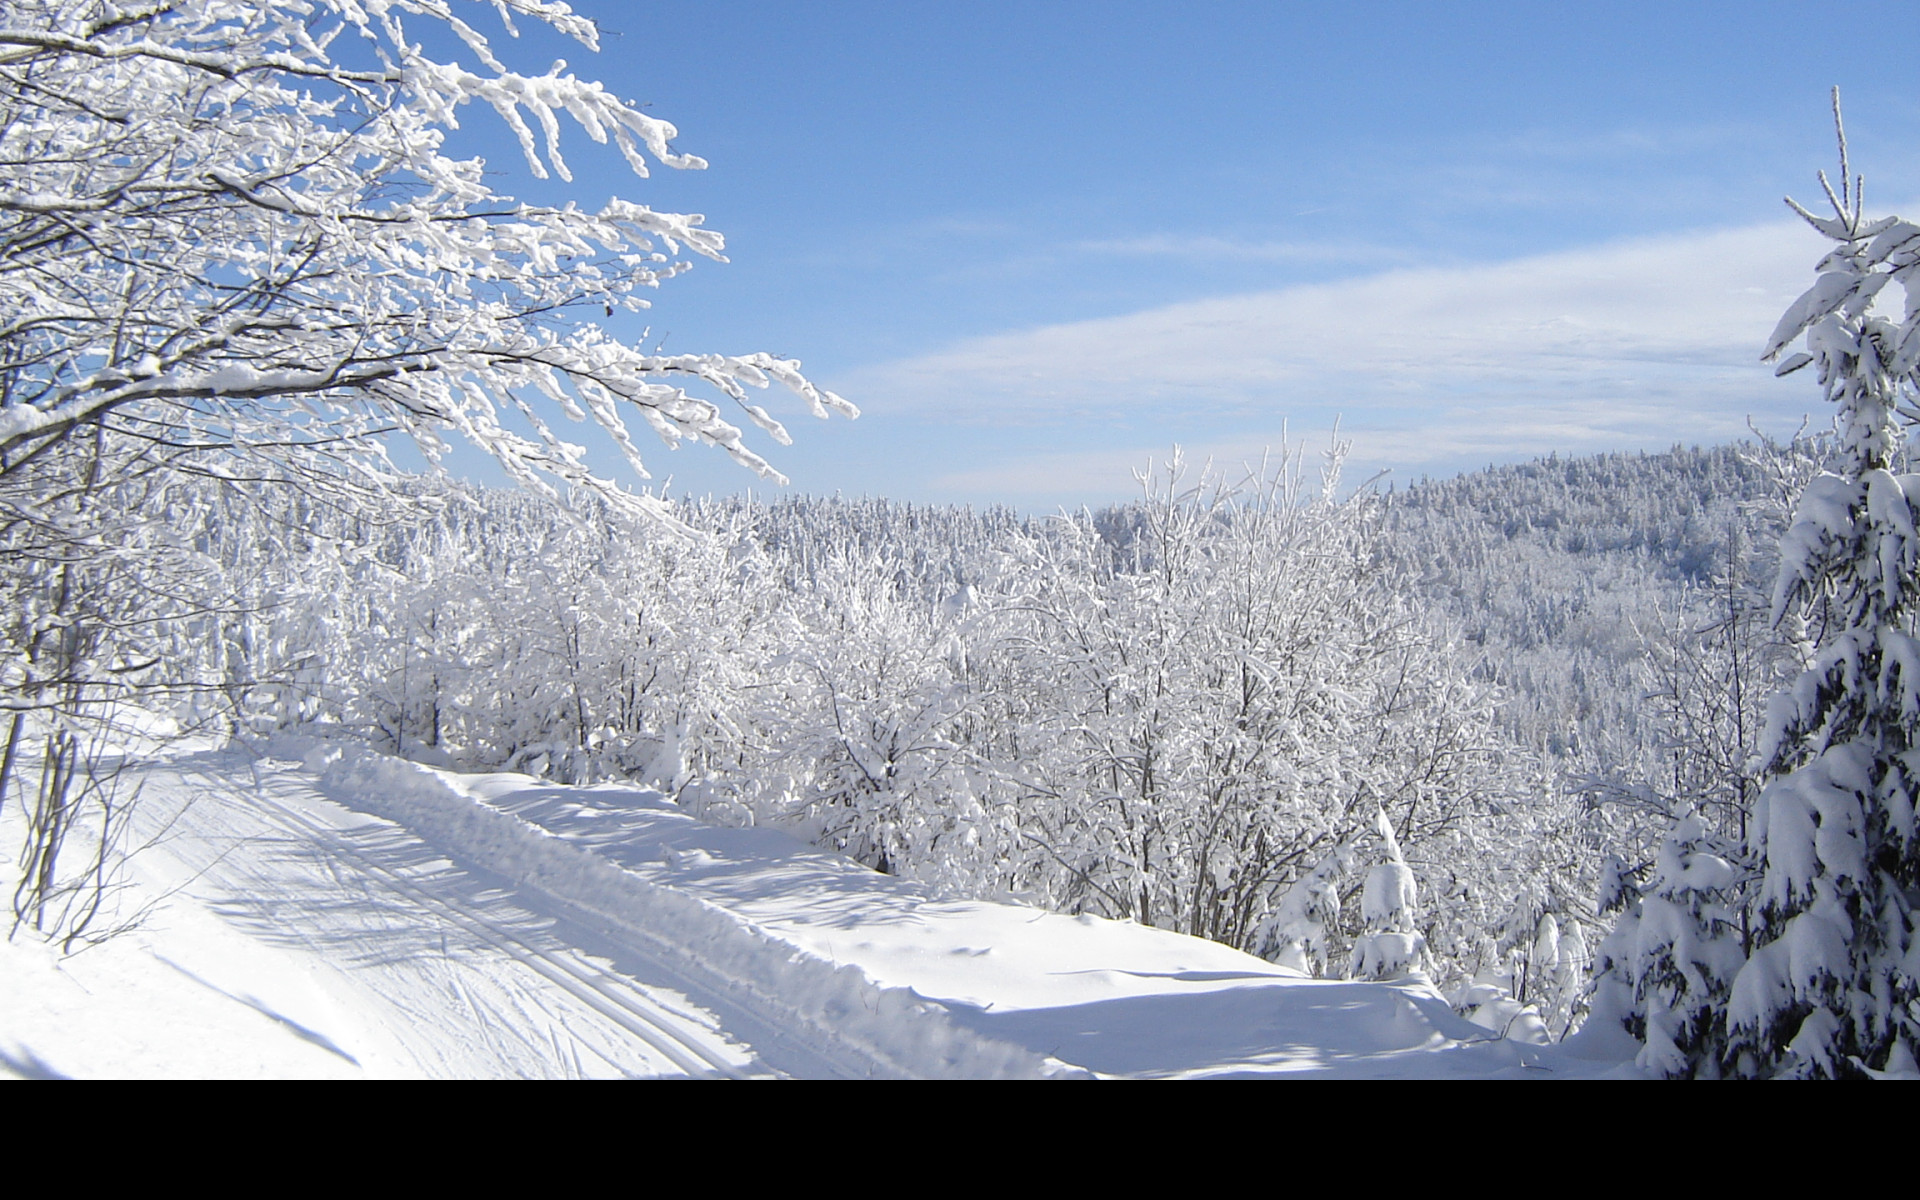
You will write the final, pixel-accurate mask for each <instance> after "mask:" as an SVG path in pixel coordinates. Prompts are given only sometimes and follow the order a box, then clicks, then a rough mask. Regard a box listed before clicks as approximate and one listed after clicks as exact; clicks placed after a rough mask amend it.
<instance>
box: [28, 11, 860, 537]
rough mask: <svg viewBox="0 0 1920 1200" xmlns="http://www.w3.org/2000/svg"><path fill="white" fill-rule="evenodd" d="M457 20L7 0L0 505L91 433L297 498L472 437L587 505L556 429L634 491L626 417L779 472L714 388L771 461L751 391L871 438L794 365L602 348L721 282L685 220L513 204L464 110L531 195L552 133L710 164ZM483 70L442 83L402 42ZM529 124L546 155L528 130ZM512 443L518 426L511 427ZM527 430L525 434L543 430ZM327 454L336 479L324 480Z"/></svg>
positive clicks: (634, 458)
mask: <svg viewBox="0 0 1920 1200" xmlns="http://www.w3.org/2000/svg"><path fill="white" fill-rule="evenodd" d="M463 7H464V6H457V5H455V4H453V3H451V2H450V0H312V2H309V0H173V2H170V3H165V4H153V5H147V4H140V5H128V6H123V5H117V4H114V3H111V2H109V0H17V2H15V3H10V4H8V5H7V6H6V8H5V9H4V10H3V11H0V160H4V161H5V162H6V163H7V168H6V178H5V182H4V185H0V261H4V263H5V268H4V270H0V313H4V314H5V317H4V320H0V489H6V488H11V487H14V486H16V485H19V484H21V483H22V481H25V480H27V479H28V478H29V476H30V472H29V471H28V468H29V466H30V465H31V464H33V463H35V462H36V461H38V460H41V459H43V458H44V457H46V456H49V455H56V454H58V453H60V452H61V451H62V450H64V449H65V448H67V447H69V446H71V445H72V444H74V443H75V441H76V440H77V439H79V438H80V437H81V436H82V435H83V434H85V433H87V432H88V431H95V430H98V431H105V432H107V433H108V434H110V435H111V436H112V437H113V438H114V439H116V440H117V441H118V442H119V444H120V445H121V447H122V448H123V451H122V452H123V453H124V454H131V455H134V456H136V457H137V456H142V455H144V456H146V457H149V458H151V457H155V456H157V457H160V458H170V459H176V460H177V459H182V458H186V459H191V460H192V461H194V462H196V463H198V464H200V465H201V468H202V469H224V470H229V471H231V470H235V469H237V468H233V467H225V468H214V467H210V466H208V465H207V464H208V463H209V462H212V461H217V460H218V459H219V457H220V456H221V455H244V456H247V457H248V458H251V459H254V460H256V461H255V463H254V464H253V469H254V470H258V469H259V462H260V461H265V462H268V463H272V464H277V465H278V466H279V467H280V468H281V469H282V470H284V471H292V472H295V473H304V474H306V475H307V476H308V477H309V479H311V478H312V475H313V474H314V473H315V470H316V466H318V467H319V468H320V469H319V471H318V473H319V474H320V475H321V476H323V477H324V476H329V475H335V474H337V473H338V466H339V464H341V463H342V462H349V461H350V463H351V465H353V466H357V467H361V468H366V467H369V466H377V465H378V463H379V462H380V459H379V457H378V454H377V444H376V442H375V440H374V439H376V438H377V437H378V436H379V435H381V434H383V433H385V432H390V431H399V432H402V433H404V434H407V435H409V436H411V437H412V438H413V439H414V441H416V442H417V443H418V444H419V445H420V446H421V447H422V448H423V450H425V451H426V452H427V454H428V455H429V456H430V457H433V458H437V457H438V455H439V453H440V452H441V450H442V449H443V446H444V444H443V442H442V435H443V434H445V433H448V432H451V433H454V434H456V435H458V436H461V437H464V438H466V439H468V440H469V441H471V442H473V443H474V444H475V445H477V446H479V447H480V448H481V449H483V450H485V451H487V452H488V453H489V454H491V455H492V456H493V457H494V458H496V459H497V460H498V461H499V462H500V464H501V465H502V466H503V467H504V468H505V469H506V471H507V472H508V473H509V474H510V475H511V476H512V477H513V478H515V479H516V480H518V481H520V482H521V483H523V484H527V485H530V486H533V487H535V488H546V487H549V486H550V485H549V483H548V482H547V481H548V480H550V479H557V480H561V481H565V482H567V483H571V484H576V485H586V486H589V487H592V488H595V489H598V490H600V491H602V492H605V493H606V494H608V495H610V496H614V497H616V502H620V503H627V504H633V503H636V502H635V501H634V500H633V499H632V498H631V497H626V496H625V495H624V493H621V492H620V491H619V490H618V489H615V488H612V487H610V486H608V485H606V484H605V483H604V482H603V481H600V480H598V479H596V478H595V477H594V476H593V475H592V473H591V472H590V471H589V469H588V467H587V465H586V463H585V460H584V453H585V452H584V450H583V449H582V448H581V447H579V446H576V445H573V444H571V443H569V442H567V441H566V440H564V439H563V438H562V437H561V436H560V435H559V434H558V433H557V432H556V431H555V430H554V428H553V427H552V426H551V425H550V423H549V420H548V413H549V412H553V411H558V412H559V413H562V414H564V415H565V416H567V417H569V418H571V419H573V420H577V421H590V422H591V423H594V424H597V425H598V426H599V427H600V428H601V429H602V430H604V431H605V432H606V433H607V434H608V435H610V436H611V438H612V440H613V441H614V442H615V443H616V444H617V445H618V446H619V447H620V449H621V450H622V451H623V452H624V453H625V455H626V457H627V459H628V461H629V462H630V463H631V464H632V466H633V468H634V469H635V470H636V471H639V472H640V473H641V474H642V475H643V476H644V474H645V469H644V467H643V466H642V463H641V458H640V454H639V451H638V449H637V448H636V446H635V445H634V442H633V439H632V438H631V436H630V434H629V430H628V425H627V422H628V420H629V419H631V418H633V417H636V416H637V417H638V418H640V419H641V420H642V421H643V422H644V423H645V424H646V425H648V426H649V427H650V428H651V429H652V430H653V431H654V432H655V433H656V434H658V435H659V436H660V437H661V438H663V439H664V440H665V441H666V442H667V443H668V444H670V445H671V444H674V443H676V442H679V441H681V440H683V439H687V438H693V439H697V440H700V441H705V442H710V443H713V444H715V445H718V446H720V447H722V448H723V449H724V450H725V451H726V452H727V453H728V454H730V455H732V456H733V458H735V459H736V460H738V461H739V462H741V463H742V464H744V465H746V466H748V467H750V468H752V469H754V470H756V471H759V472H760V473H761V474H763V475H767V476H771V477H777V473H776V472H774V470H773V468H772V467H771V466H770V465H769V464H768V463H767V462H766V461H765V459H763V458H762V457H761V456H760V454H758V453H757V452H755V451H754V450H752V449H750V448H749V447H748V446H747V445H746V443H745V441H744V440H743V437H742V432H741V430H740V429H739V428H738V427H736V426H735V425H734V424H732V423H731V422H730V421H728V420H727V419H726V418H725V416H724V414H723V412H722V409H721V408H720V407H719V405H718V404H716V403H715V402H714V401H713V400H711V399H704V398H701V397H699V396H696V395H694V394H691V393H689V392H688V391H686V390H685V389H684V388H683V387H682V386H681V385H682V383H688V382H698V383H700V384H704V385H706V386H707V387H709V388H711V389H713V390H715V391H716V392H717V393H718V394H719V395H721V396H724V397H730V398H731V399H733V400H735V401H737V402H738V403H739V405H740V406H741V409H742V411H743V412H744V414H745V416H746V418H747V419H749V420H751V421H752V422H753V423H755V424H757V425H759V426H760V427H761V428H763V429H764V430H766V431H767V432H768V433H769V434H770V435H771V436H772V437H773V438H775V439H776V440H780V441H784V440H785V439H786V436H787V435H786V433H785V432H784V430H783V429H782V428H781V426H780V424H779V423H778V422H777V421H776V420H775V419H774V418H773V417H772V416H771V415H769V414H768V413H767V412H766V411H765V410H764V409H763V408H761V407H760V406H758V405H754V404H750V403H748V396H747V391H746V389H747V388H749V387H764V386H766V385H767V384H768V383H769V382H770V381H778V382H780V383H782V384H784V385H786V386H787V387H788V388H790V389H792V390H793V391H794V392H795V393H797V394H798V395H799V396H800V397H801V399H802V400H803V401H804V403H805V405H806V406H807V407H808V409H809V410H811V411H812V412H813V413H814V414H815V415H817V416H821V417H824V416H826V415H827V414H828V412H829V411H830V410H831V411H839V412H842V413H845V414H846V415H848V416H852V415H855V410H854V408H853V406H852V405H850V404H848V403H847V402H846V401H844V400H841V399H840V398H839V397H837V396H835V395H833V394H832V393H830V392H825V391H822V390H819V389H817V388H816V387H814V386H813V385H812V384H811V383H809V382H808V381H807V380H806V379H805V377H803V376H802V375H801V374H800V370H799V364H798V363H797V362H793V361H791V360H784V359H777V358H774V357H772V356H770V355H766V354H749V355H744V356H728V355H716V354H677V355H662V354H659V353H651V352H649V351H647V350H646V349H644V348H642V347H639V346H634V345H629V344H626V343H623V342H621V341H619V340H618V339H616V338H614V337H613V336H612V335H610V334H609V333H607V332H606V331H605V330H603V329H601V328H599V327H598V326H596V325H593V324H590V323H584V322H577V323H571V324H569V323H566V322H564V321H557V320H556V318H564V317H566V316H567V315H568V314H575V315H591V316H594V317H599V316H602V315H611V313H612V312H613V311H614V310H615V309H616V308H623V309H635V310H637V309H641V308H644V307H646V303H647V302H646V300H645V299H644V298H643V296H644V293H646V292H647V291H650V290H651V289H653V288H655V287H657V286H659V285H660V284H661V283H662V282H664V281H665V280H667V279H670V278H672V277H673V276H675V275H677V274H680V273H681V272H682V271H684V270H685V269H686V268H687V266H688V265H689V264H688V261H687V259H686V258H685V257H683V254H684V252H691V253H693V254H698V255H703V256H705V257H708V258H712V259H721V257H722V256H721V249H722V239H721V238H720V235H718V234H716V233H714V232H713V231H711V230H709V229H707V228H706V227H705V226H704V224H703V223H702V218H701V217H699V216H694V215H683V214H676V213H662V212H655V211H653V210H652V209H650V208H648V207H647V206H646V205H643V204H637V203H634V202H632V201H628V200H622V199H615V200H611V201H609V202H608V203H606V204H605V205H604V206H602V207H600V208H598V209H586V208H582V207H579V206H577V205H574V204H571V203H569V204H565V205H561V206H558V207H552V206H541V205H532V204H524V203H518V202H516V201H514V200H513V199H512V198H511V197H508V196H503V195H499V194H496V192H495V191H494V187H493V185H492V183H491V182H489V180H488V178H487V175H486V166H487V164H486V163H484V162H483V161H482V160H479V159H455V158H452V157H449V156H448V155H447V154H445V153H444V152H443V150H444V141H445V137H446V133H447V131H448V130H449V129H452V128H454V127H455V126H456V124H457V116H458V110H459V109H460V108H461V106H463V105H467V104H470V103H477V104H479V105H484V106H487V107H490V108H491V109H493V110H494V112H495V113H496V114H497V115H498V116H499V118H500V119H501V120H503V121H504V122H505V123H506V124H507V126H508V127H510V128H511V129H512V130H513V132H514V133H515V134H516V135H517V137H518V138H519V141H520V145H521V148H522V149H523V151H524V153H525V157H526V163H527V166H528V167H529V169H530V170H531V171H532V172H533V174H534V175H536V176H539V177H541V178H546V177H548V176H549V175H559V176H560V177H561V178H562V179H571V175H570V174H569V169H568V166H567V162H566V159H565V158H564V157H563V156H562V154H561V150H560V140H561V130H562V123H563V121H569V122H571V123H573V124H574V125H577V126H578V128H579V129H580V130H581V131H582V132H583V133H585V135H586V136H587V137H588V138H590V139H591V140H592V141H594V142H598V143H602V144H605V143H607V142H609V141H610V142H612V143H613V145H614V146H615V147H617V148H618V150H619V152H620V153H621V154H622V155H623V156H624V157H625V159H626V161H627V163H628V164H629V165H630V166H631V167H632V169H633V170H634V172H635V173H636V174H638V175H641V176H644V175H646V174H647V171H648V162H649V159H651V160H652V161H654V162H657V163H661V164H664V165H666V166H670V167H675V168H682V169H685V168H698V167H702V166H704V165H705V163H704V162H703V161H702V160H700V159H698V158H695V157H693V156H691V155H685V154H680V153H678V152H676V151H675V150H673V148H672V147H671V144H670V143H671V139H672V138H673V137H674V136H675V133H676V131H675V129H674V127H673V126H672V125H670V124H668V123H667V122H665V121H662V120H659V119H658V118H655V117H652V116H649V115H647V114H646V113H643V112H641V111H640V110H639V109H637V108H635V107H633V106H632V105H630V104H629V103H627V102H625V101H623V100H621V99H619V98H618V97H616V96H614V95H612V94H611V93H609V92H607V91H606V90H605V89H604V88H603V87H602V86H601V85H600V84H598V83H593V82H589V81H587V80H583V79H580V78H578V77H576V76H575V75H573V74H571V73H570V72H568V71H567V69H566V65H565V63H563V62H560V63H555V64H554V66H553V68H552V69H551V70H549V71H548V72H547V73H546V74H544V75H524V74H519V73H516V72H514V71H511V70H509V69H508V68H507V67H506V66H505V65H503V64H502V63H501V62H500V61H499V59H498V58H496V57H495V55H494V52H493V49H492V48H491V46H490V45H489V43H488V41H487V40H486V38H484V37H483V36H482V35H481V34H480V33H479V32H478V31H477V30H475V29H474V28H473V27H472V26H470V25H469V24H467V22H466V21H465V20H463V19H462V18H461V16H460V15H459V12H458V11H456V10H457V9H459V8H463ZM493 7H494V8H495V9H497V10H498V12H499V14H500V15H501V16H502V17H503V18H505V19H506V21H507V25H508V28H509V30H511V29H512V20H513V18H515V17H518V18H523V19H529V20H533V21H538V22H543V23H545V24H547V25H549V26H551V27H552V28H554V29H555V30H557V31H559V32H560V33H563V34H565V35H568V36H570V37H572V38H574V39H576V40H578V41H579V42H581V43H582V44H583V45H585V46H586V47H588V48H589V49H592V48H595V47H596V42H597V33H596V30H595V28H594V26H593V24H592V23H591V22H590V21H588V20H586V19H585V18H582V17H580V16H578V15H575V14H574V13H572V12H571V11H570V10H569V9H568V7H567V6H566V5H565V4H561V3H556V2H550V0H499V2H498V3H496V4H494V5H493ZM409 21H420V22H427V23H431V24H433V25H436V26H438V27H440V28H442V29H444V30H446V31H450V33H451V34H452V35H453V36H454V37H457V38H458V40H459V41H460V42H462V43H463V44H464V45H465V47H466V50H467V52H468V53H469V54H470V55H471V56H472V58H473V59H474V60H476V61H477V67H476V68H475V69H472V70H469V69H467V68H466V67H464V66H462V65H460V64H459V63H457V62H441V61H436V60H435V59H433V58H431V57H429V56H428V55H427V54H426V53H425V52H424V51H423V49H422V47H421V44H420V43H419V42H418V41H416V40H414V38H413V37H412V36H411V34H410V33H409V29H408V25H407V22H409ZM529 118H531V121H532V124H533V125H537V126H538V127H539V129H540V132H541V137H540V138H539V139H536V138H535V136H534V133H533V132H532V129H531V128H530V126H529ZM516 423H517V424H520V425H523V426H524V427H525V430H527V431H522V430H520V429H516V428H515V425H516ZM528 431H530V432H528ZM316 457H319V458H321V459H322V460H323V461H321V462H319V463H316Z"/></svg>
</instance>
